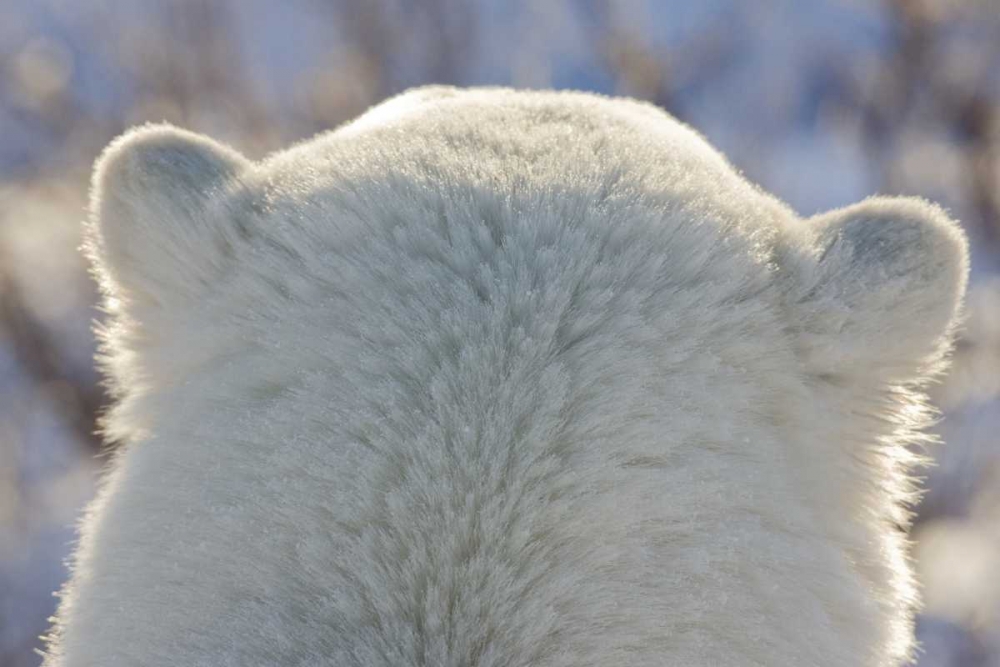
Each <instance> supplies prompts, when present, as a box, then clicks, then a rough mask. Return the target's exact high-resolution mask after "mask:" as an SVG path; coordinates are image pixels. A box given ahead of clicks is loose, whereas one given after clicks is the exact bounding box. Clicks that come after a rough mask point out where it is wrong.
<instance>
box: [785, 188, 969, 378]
mask: <svg viewBox="0 0 1000 667" xmlns="http://www.w3.org/2000/svg"><path fill="white" fill-rule="evenodd" d="M806 225H807V230H806V234H807V236H808V237H809V238H810V240H811V243H810V244H809V245H810V247H809V249H808V251H807V253H806V254H807V256H806V257H804V258H800V259H801V260H802V263H801V264H799V267H800V269H801V272H800V275H799V277H798V280H796V281H795V282H796V283H797V286H796V288H795V290H794V295H793V302H794V305H793V311H794V314H793V317H795V318H796V321H795V322H793V327H795V329H796V330H797V332H798V334H799V337H800V338H799V340H800V342H801V343H802V344H803V346H804V351H805V356H806V359H807V360H808V363H809V364H810V366H811V368H812V369H813V371H814V372H817V373H819V374H823V375H830V376H837V375H842V374H845V373H846V374H855V373H859V372H860V373H866V372H869V373H870V372H873V371H877V372H878V373H879V375H880V376H881V377H883V378H885V379H887V380H890V381H909V380H913V379H916V378H917V377H918V376H920V375H921V374H923V373H927V372H931V371H933V370H935V364H936V362H937V361H938V360H939V358H940V356H941V353H942V352H943V351H944V350H945V349H947V345H948V342H949V340H950V334H951V333H952V331H953V329H954V327H955V324H956V320H957V319H958V318H957V316H958V312H959V308H960V305H961V300H962V296H963V295H964V293H965V285H966V280H967V274H968V264H969V259H968V245H967V241H966V239H965V235H964V233H963V232H962V231H961V229H960V228H959V227H958V225H957V224H955V223H954V222H952V221H951V220H950V219H949V218H948V216H947V215H946V214H945V213H944V211H942V210H941V209H940V208H938V207H936V206H934V205H932V204H929V203H927V202H925V201H923V200H920V199H914V198H902V197H900V198H895V197H878V198H872V199H868V200H866V201H863V202H861V203H859V204H855V205H853V206H848V207H847V208H843V209H839V210H836V211H831V212H829V213H824V214H822V215H818V216H816V217H814V218H811V219H809V220H807V221H806Z"/></svg>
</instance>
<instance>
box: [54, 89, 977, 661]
mask: <svg viewBox="0 0 1000 667" xmlns="http://www.w3.org/2000/svg"><path fill="white" fill-rule="evenodd" d="M90 225H91V228H90V235H89V242H88V243H89V244H88V251H89V253H90V257H91V259H92V260H93V262H94V265H95V270H96V272H97V273H98V275H99V277H100V278H101V279H102V281H103V283H104V288H105V298H106V303H105V305H106V307H107V311H108V312H109V315H110V316H109V319H108V321H107V322H106V324H105V327H104V329H103V331H102V339H103V343H104V348H103V350H104V354H105V355H106V358H105V360H104V370H105V372H106V374H107V375H108V376H109V378H110V379H111V381H112V384H113V386H114V387H115V390H116V398H117V402H116V405H115V407H114V408H113V409H112V410H111V412H110V413H109V414H108V417H107V422H106V424H107V432H108V434H109V437H112V438H118V439H120V440H123V441H125V445H124V446H123V448H122V450H121V453H120V455H119V456H117V457H116V461H115V465H114V467H113V469H112V470H111V472H110V474H109V475H108V477H107V481H106V482H105V484H104V487H103V489H102V491H101V493H100V495H99V497H98V499H97V500H96V501H95V503H94V505H93V506H92V508H91V511H90V512H89V513H88V515H87V517H86V519H85V520H84V522H83V526H82V531H81V540H80V548H79V549H78V551H77V555H76V557H75V561H74V572H73V577H72V580H71V582H70V583H69V584H68V585H67V587H66V590H65V591H64V594H63V600H62V603H61V606H60V612H59V617H58V621H57V625H56V629H55V630H54V633H53V641H52V643H51V649H50V655H49V657H48V658H47V661H48V666H49V667H96V666H98V665H101V666H104V665H142V666H144V667H166V666H168V665H205V666H208V665H211V666H213V667H217V666H222V665H240V666H241V667H242V666H249V667H252V666H261V667H263V666H265V665H266V666H272V665H310V666H312V665H316V666H320V665H331V666H334V665H335V666H337V667H415V666H417V665H424V666H434V667H528V666H530V667H607V666H609V665H630V666H632V667H662V666H663V665H684V666H685V667H750V666H761V667H763V666H768V667H771V666H775V665H782V666H784V665H812V666H816V667H899V666H900V665H902V664H905V663H906V661H907V660H908V658H909V656H910V654H911V650H912V643H913V638H912V628H911V623H912V616H913V610H914V608H915V605H916V594H915V592H914V588H913V583H912V580H911V576H910V572H909V568H908V565H907V560H906V545H905V538H904V536H903V534H902V533H901V532H900V530H899V526H900V525H904V524H905V521H906V515H905V511H906V507H905V506H906V502H907V501H908V500H909V499H910V498H912V492H913V489H912V487H913V483H912V480H911V476H910V465H911V464H912V461H913V457H914V454H913V452H912V450H911V449H910V445H912V444H913V443H915V442H920V441H922V440H924V439H925V436H923V435H922V434H921V431H920V429H921V428H922V427H924V426H925V425H926V422H927V416H928V412H927V411H926V410H925V409H924V408H923V397H922V395H921V394H920V392H919V388H920V386H921V385H922V384H923V383H924V382H925V381H926V380H927V378H928V377H929V375H930V374H932V373H934V372H937V371H939V370H941V368H942V364H943V362H942V360H943V359H945V358H946V357H945V355H944V353H945V352H946V350H947V347H948V343H949V340H950V334H951V330H952V328H953V327H954V325H955V317H956V312H957V309H958V304H959V301H960V300H961V296H962V292H963V290H964V286H965V273H966V270H967V259H966V249H965V240H964V238H963V236H962V234H961V232H960V231H959V229H958V227H957V226H956V225H954V223H952V222H951V221H949V220H948V219H947V217H946V216H945V215H944V214H943V213H942V212H941V211H940V209H938V208H936V207H934V206H932V205H930V204H927V203H924V202H921V201H918V200H910V199H884V198H883V199H871V200H868V201H865V202H862V203H860V204H857V205H855V206H850V207H847V208H845V209H842V210H839V211H833V212H831V213H828V214H825V215H821V216H817V217H816V218H813V219H808V220H801V219H799V218H798V216H796V215H795V214H794V213H793V212H792V211H791V210H790V209H789V208H788V207H787V206H785V205H784V204H782V203H781V202H779V201H777V200H776V199H775V198H773V197H771V196H769V195H767V194H765V193H763V192H761V191H760V190H759V189H757V188H755V187H753V186H751V185H750V184H748V183H747V182H746V181H744V180H743V179H742V178H741V177H740V176H739V174H738V173H737V172H736V171H735V170H733V169H732V168H731V167H730V166H729V165H728V164H727V163H726V161H725V159H724V158H723V157H722V156H721V155H720V154H719V153H718V152H716V151H715V150H714V149H712V148H711V147H710V146H709V145H708V144H707V143H706V142H705V141H704V139H702V138H701V137H700V136H699V135H698V134H697V133H696V132H694V131H693V130H691V129H690V128H688V127H686V126H684V125H683V124H681V123H678V122H677V121H676V120H674V119H673V118H671V117H669V116H668V115H666V114H664V113H663V112H661V111H659V110H657V109H655V108H654V107H652V106H650V105H648V104H643V103H640V102H636V101H633V100H625V99H609V98H604V97H600V96H596V95H587V94H582V93H553V92H518V91H511V90H503V89H473V90H458V89H446V88H440V87H438V88H433V89H429V90H419V91H415V92H411V93H408V94H405V95H403V96H401V97H399V98H396V99H394V100H390V101H389V102H387V103H386V104H385V105H383V106H380V107H377V108H375V109H374V110H372V111H370V112H369V113H367V114H365V115H364V116H362V117H361V119H360V120H359V121H358V122H355V123H351V124H348V125H345V126H344V127H342V128H340V129H339V130H336V131H334V132H331V133H328V134H325V135H321V136H319V137H316V138H314V139H311V140H309V141H307V142H305V143H302V144H300V145H298V146H294V147H292V148H290V149H288V150H286V151H282V152H279V153H277V154H275V155H273V156H270V157H269V158H267V159H265V160H263V161H261V162H258V163H252V164H251V163H249V162H247V161H246V160H244V159H243V158H241V157H239V156H238V155H237V154H236V153H234V152H233V151H231V150H230V149H228V148H225V147H223V146H220V145H219V144H217V143H215V142H212V141H211V140H209V139H206V138H204V137H199V136H197V135H193V134H190V133H187V132H183V131H180V130H176V129H173V128H168V127H147V128H141V129H139V130H137V131H135V132H133V133H130V134H128V135H126V136H125V137H123V138H122V139H120V140H118V141H116V142H115V143H114V144H112V146H111V148H109V149H108V152H107V153H106V154H105V156H104V157H103V158H102V159H101V160H100V162H99V164H98V167H97V175H96V177H95V185H94V206H93V218H92V221H91V223H90Z"/></svg>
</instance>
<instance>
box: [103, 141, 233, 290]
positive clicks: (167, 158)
mask: <svg viewBox="0 0 1000 667" xmlns="http://www.w3.org/2000/svg"><path fill="white" fill-rule="evenodd" d="M249 166H250V163H249V162H248V161H247V160H246V159H245V158H244V157H242V156H241V155H240V154H239V153H237V152H236V151H234V150H232V149H230V148H228V147H226V146H223V145H221V144H218V143H216V142H214V141H212V140H210V139H208V138H206V137H203V136H200V135H197V134H194V133H191V132H186V131H183V130H179V129H177V128H174V127H171V126H169V125H146V126H143V127H139V128H136V129H134V130H131V131H129V132H127V133H126V134H124V135H123V136H121V137H119V138H118V139H116V140H115V141H114V142H112V143H111V145H110V146H108V148H107V149H106V150H105V151H104V154H103V155H102V156H101V158H100V159H99V160H98V161H97V166H96V167H95V170H94V182H93V187H92V191H91V219H90V222H89V224H88V229H87V240H86V242H85V249H86V251H87V253H88V255H89V257H90V259H91V261H92V262H93V264H94V265H95V268H96V269H97V271H98V273H99V274H100V276H101V278H102V280H103V282H104V284H105V285H106V286H107V287H109V288H110V289H111V290H112V292H114V293H115V294H116V295H119V296H123V295H128V296H129V298H131V299H143V300H145V301H149V300H152V301H153V302H156V303H163V302H165V301H171V300H176V299H184V298H188V297H192V296H197V293H198V290H199V289H201V288H202V287H204V286H205V285H207V284H209V283H210V282H211V281H212V279H213V277H214V275H216V274H217V272H218V269H219V268H220V264H221V263H222V262H224V261H226V258H227V257H228V256H230V255H232V252H231V250H232V247H233V244H234V243H236V242H238V237H239V235H240V227H239V224H240V221H239V220H237V219H234V218H233V216H232V215H229V213H230V212H229V211H228V210H227V205H226V204H227V202H228V200H229V194H230V193H231V191H232V190H233V186H234V184H235V182H236V179H237V178H238V176H239V175H240V174H241V173H242V172H244V171H246V170H247V169H248V168H249Z"/></svg>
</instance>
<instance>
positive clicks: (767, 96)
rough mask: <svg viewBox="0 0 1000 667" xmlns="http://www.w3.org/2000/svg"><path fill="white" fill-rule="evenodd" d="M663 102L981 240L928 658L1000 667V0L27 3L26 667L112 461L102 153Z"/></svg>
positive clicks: (10, 504) (928, 564)
mask: <svg viewBox="0 0 1000 667" xmlns="http://www.w3.org/2000/svg"><path fill="white" fill-rule="evenodd" d="M430 82H436V83H454V84H460V85H470V84H508V85H517V86H526V87H557V88H581V89H587V90H596V91H600V92H604V93H621V94H628V95H632V96H637V97H642V98H645V99H648V100H651V101H653V102H655V103H657V104H659V105H661V106H663V107H664V108H666V109H667V110H669V111H670V112H672V113H673V114H675V115H676V116H678V117H680V118H681V119H682V120H685V121H687V122H689V123H691V124H693V125H694V126H695V127H697V128H698V129H700V130H701V131H702V132H704V133H705V134H706V135H707V136H708V138H709V139H710V140H711V141H712V142H713V143H714V144H716V145H717V146H718V147H719V148H721V149H722V150H723V151H724V152H725V153H726V154H728V155H729V156H730V158H731V159H732V161H733V162H734V163H735V164H736V165H737V166H738V167H739V168H741V169H742V170H743V171H744V172H745V173H746V174H747V176H748V177H749V178H750V179H751V180H753V181H756V182H757V183H760V184H761V185H762V186H763V187H765V188H766V189H768V190H771V191H773V192H775V193H776V194H778V195H779V196H781V197H783V198H784V199H786V200H787V201H788V202H790V203H791V205H792V206H793V207H795V208H796V209H797V210H798V211H799V212H800V213H801V214H803V215H810V214H812V213H816V212H818V211H821V210H824V209H828V208H831V207H836V206H841V205H844V204H848V203H851V202H853V201H856V200H858V199H861V198H863V197H865V196H867V195H869V194H874V193H877V192H880V193H885V194H913V195H922V196H925V197H928V198H932V199H935V200H937V201H939V202H941V203H942V204H944V205H945V206H946V207H947V208H949V209H950V210H951V212H952V213H953V215H954V216H955V217H957V218H959V219H961V220H962V222H963V224H964V225H965V227H966V229H967V231H968V232H969V235H970V237H971V239H972V244H973V248H974V260H973V262H974V265H973V273H974V275H973V284H972V292H971V295H970V299H969V320H968V325H967V327H966V330H965V332H964V334H963V338H962V340H961V341H960V344H959V347H958V350H957V353H956V364H955V368H954V370H953V372H952V373H951V374H950V375H949V377H948V378H947V379H946V380H945V381H944V382H943V383H942V384H941V386H939V387H937V388H936V389H935V392H934V400H935V401H936V402H937V404H938V405H939V406H940V407H941V409H942V410H943V411H944V414H945V418H944V420H943V421H942V422H941V424H940V426H939V430H940V432H941V434H942V435H943V437H944V439H945V440H946V441H947V446H945V447H940V448H937V449H935V450H934V452H933V453H934V456H935V458H936V459H937V463H936V466H935V467H933V468H932V469H929V470H928V471H927V472H926V480H927V487H928V491H927V494H926V496H925V499H924V501H923V503H922V504H921V506H920V507H919V508H918V513H917V520H916V522H915V526H914V530H913V537H914V541H915V547H914V554H913V556H914V559H915V562H916V564H917V568H918V572H919V576H920V579H921V581H922V583H923V585H924V594H925V598H926V601H927V609H926V612H925V614H924V615H923V616H922V617H921V619H920V623H919V628H918V631H919V635H920V639H921V641H922V642H923V645H924V652H923V654H922V656H921V658H920V661H919V664H920V666H921V667H944V666H961V667H972V666H990V667H1000V466H998V465H997V464H998V462H1000V443H998V442H997V438H998V437H1000V0H883V1H877V0H752V1H748V0H634V1H630V0H579V1H571V0H543V1H537V2H527V1H523V2H518V1H513V0H466V1H464V2H462V1H459V0H341V1H337V0H284V1H282V2H273V1H270V0H239V1H237V0H228V1H226V0H217V1H212V0H172V1H170V0H163V1H161V2H156V1H153V0H118V1H115V0H104V1H101V0H75V1H74V0H3V2H2V5H0V397H2V398H0V667H29V666H35V665H38V664H39V662H40V657H39V656H38V654H37V649H38V647H39V642H38V640H37V636H38V635H39V634H40V633H42V632H44V631H45V629H46V625H47V622H46V618H47V617H48V616H49V615H50V614H51V613H52V612H53V610H54V606H55V602H56V601H55V599H54V597H53V596H52V592H53V591H54V590H56V589H58V587H59V586H60V584H61V582H62V580H63V578H64V576H65V569H64V566H63V559H64V558H65V557H66V555H67V553H68V550H69V548H70V545H71V541H72V539H73V523H74V521H75V519H76V517H77V516H78V514H79V511H80V509H81V507H82V505H83V504H84V503H86V501H87V500H88V499H89V497H90V496H91V494H92V493H93V491H94V487H95V483H96V480H97V477H98V476H99V474H100V470H101V467H102V465H103V464H104V461H105V460H106V459H104V458H102V457H101V456H100V445H99V442H98V440H97V439H95V437H94V436H93V432H94V428H95V418H96V415H97V414H99V411H100V408H101V406H102V404H103V403H104V402H105V397H104V395H103V393H102V389H101V387H100V385H99V384H98V378H97V377H96V376H95V374H94V371H93V369H92V363H91V356H92V354H93V351H94V350H93V340H92V337H91V334H90V326H91V322H92V320H93V319H94V318H95V317H97V316H98V313H97V312H96V311H95V309H94V298H95V294H94V290H93V287H92V285H91V284H90V282H89V280H88V278H87V275H86V269H85V267H84V265H83V264H82V262H81V261H80V258H79V256H78V255H77V252H76V247H77V245H78V244H79V240H80V239H79V230H80V221H81V219H82V218H83V216H84V213H85V206H86V189H87V184H88V179H89V169H90V166H91V164H92V162H93V160H94V158H95V157H96V155H97V154H98V152H99V151H100V149H101V148H102V147H103V145H104V144H105V143H107V142H108V141H109V140H110V139H111V138H112V137H113V136H115V135H116V134H118V133H119V132H121V131H122V130H123V129H125V128H126V127H128V126H129V125H132V124H135V123H139V122H143V121H147V120H155V121H159V120H167V121H171V122H174V123H176V124H179V125H182V126H185V127H188V128H191V129H194V130H198V131H201V132H206V133H209V134H211V135H213V136H215V137H217V138H219V139H222V140H224V141H228V142H230V143H232V144H234V145H235V146H237V147H238V148H240V149H242V150H243V151H244V152H245V153H247V154H248V155H250V156H252V157H260V156H262V155H264V154H266V153H267V152H268V151H270V150H273V149H276V148H279V147H281V146H283V145H286V144H287V143H289V142H291V141H295V140H298V139H302V138H305V137H308V136H310V135H312V134H314V133H316V132H319V131H322V130H325V129H329V128H331V127H334V126H336V125H337V124H339V123H341V122H342V121H344V120H346V119H348V118H350V117H351V116H353V115H355V114H357V113H358V112H360V111H361V110H363V109H364V108H366V107H367V106H369V105H370V104H372V103H375V102H377V101H379V100H381V99H382V98H384V97H386V96H387V95H390V94H392V93H395V92H399V91H401V90H403V89H404V88H406V87H408V86H411V85H415V84H420V83H430Z"/></svg>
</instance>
